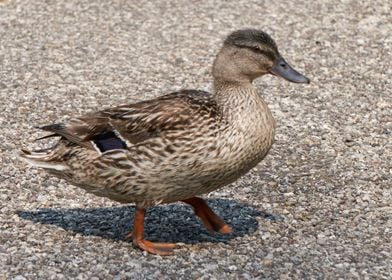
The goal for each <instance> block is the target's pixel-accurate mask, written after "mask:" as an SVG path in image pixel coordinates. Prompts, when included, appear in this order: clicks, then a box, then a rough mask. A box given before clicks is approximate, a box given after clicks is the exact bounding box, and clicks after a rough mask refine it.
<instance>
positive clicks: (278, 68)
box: [213, 29, 310, 83]
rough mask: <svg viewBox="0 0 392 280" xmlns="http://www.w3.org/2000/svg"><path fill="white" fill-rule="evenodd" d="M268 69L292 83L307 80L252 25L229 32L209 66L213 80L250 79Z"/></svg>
mask: <svg viewBox="0 0 392 280" xmlns="http://www.w3.org/2000/svg"><path fill="white" fill-rule="evenodd" d="M268 73H270V74H273V75H276V76H279V77H282V78H284V79H286V80H288V81H290V82H293V83H309V82H310V81H309V79H308V78H306V77H305V76H303V75H302V74H300V73H298V72H297V71H296V70H294V69H293V68H292V67H291V66H290V65H289V64H288V63H287V62H286V61H285V60H284V58H283V57H282V56H281V55H280V53H279V51H278V47H277V46H276V43H275V42H274V40H272V38H271V37H270V36H269V35H268V34H267V33H265V32H263V31H260V30H256V29H242V30H238V31H235V32H233V33H231V34H230V35H229V36H228V37H227V38H226V40H225V41H224V43H223V47H222V49H221V50H220V52H219V53H218V55H217V57H216V59H215V62H214V67H213V75H214V78H215V80H217V81H221V82H237V83H242V82H252V81H253V80H254V79H256V78H258V77H260V76H262V75H264V74H268Z"/></svg>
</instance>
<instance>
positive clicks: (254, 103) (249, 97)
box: [214, 79, 266, 115]
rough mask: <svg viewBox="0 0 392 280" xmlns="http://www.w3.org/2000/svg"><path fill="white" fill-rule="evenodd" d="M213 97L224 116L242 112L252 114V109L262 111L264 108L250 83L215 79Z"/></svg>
mask: <svg viewBox="0 0 392 280" xmlns="http://www.w3.org/2000/svg"><path fill="white" fill-rule="evenodd" d="M214 97H215V100H216V101H217V103H218V105H219V106H220V107H221V110H222V112H223V113H224V114H225V115H227V114H233V113H236V112H238V113H240V112H242V111H248V112H252V110H254V109H262V107H264V106H266V104H265V102H264V100H263V98H262V97H261V95H260V94H259V93H258V90H257V89H256V88H255V87H254V86H253V85H252V83H251V82H238V81H237V82H232V81H222V80H219V79H215V81H214ZM256 112H257V111H256Z"/></svg>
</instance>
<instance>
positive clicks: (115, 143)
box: [93, 131, 127, 152]
mask: <svg viewBox="0 0 392 280" xmlns="http://www.w3.org/2000/svg"><path fill="white" fill-rule="evenodd" d="M93 142H94V144H95V145H96V146H97V148H98V149H99V150H100V151H101V152H106V151H110V150H118V149H126V148H127V144H126V143H125V142H124V141H123V140H122V139H121V138H119V137H118V136H117V135H116V133H114V132H113V131H109V132H106V133H104V134H100V135H97V136H96V137H95V138H94V139H93Z"/></svg>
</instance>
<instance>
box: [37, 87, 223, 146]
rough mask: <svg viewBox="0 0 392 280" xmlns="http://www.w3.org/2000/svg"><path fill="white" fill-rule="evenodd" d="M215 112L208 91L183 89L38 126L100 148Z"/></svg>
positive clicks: (182, 125) (157, 134)
mask: <svg viewBox="0 0 392 280" xmlns="http://www.w3.org/2000/svg"><path fill="white" fill-rule="evenodd" d="M218 115H219V110H218V106H217V104H216V102H215V100H214V99H213V98H212V96H211V95H210V94H209V93H207V92H204V91H195V90H183V91H179V92H175V93H171V94H168V95H164V96H162V97H159V98H156V99H152V100H147V101H142V102H139V103H134V104H130V105H123V106H119V107H115V108H111V109H106V110H103V111H99V112H96V113H91V114H87V115H85V116H81V117H78V118H73V119H71V120H69V121H68V122H66V123H60V124H52V125H47V126H43V127H41V129H43V130H46V131H49V132H51V133H52V134H51V135H49V136H62V137H63V138H65V139H67V140H68V141H70V142H72V143H74V144H77V145H80V146H83V147H86V148H89V149H98V150H99V151H100V152H104V151H107V150H112V149H122V148H124V149H125V148H129V147H131V146H133V145H137V144H139V143H141V142H143V141H146V140H147V139H150V138H152V137H160V136H162V134H165V133H166V132H168V131H173V130H183V131H186V130H187V128H190V127H192V126H196V125H198V124H199V125H200V123H198V122H199V121H200V120H203V119H204V120H205V119H211V120H212V119H214V118H216V117H218Z"/></svg>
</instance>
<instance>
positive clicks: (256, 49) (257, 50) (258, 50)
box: [249, 47, 262, 53]
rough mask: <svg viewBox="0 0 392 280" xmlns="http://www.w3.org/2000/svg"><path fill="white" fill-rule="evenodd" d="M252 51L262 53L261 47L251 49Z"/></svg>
mask: <svg viewBox="0 0 392 280" xmlns="http://www.w3.org/2000/svg"><path fill="white" fill-rule="evenodd" d="M249 48H250V49H251V50H252V51H254V52H258V53H261V52H262V51H261V49H260V48H259V47H249Z"/></svg>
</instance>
